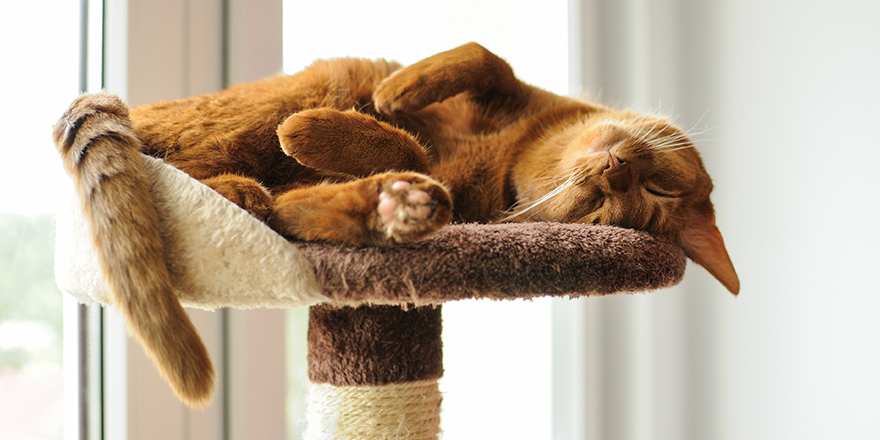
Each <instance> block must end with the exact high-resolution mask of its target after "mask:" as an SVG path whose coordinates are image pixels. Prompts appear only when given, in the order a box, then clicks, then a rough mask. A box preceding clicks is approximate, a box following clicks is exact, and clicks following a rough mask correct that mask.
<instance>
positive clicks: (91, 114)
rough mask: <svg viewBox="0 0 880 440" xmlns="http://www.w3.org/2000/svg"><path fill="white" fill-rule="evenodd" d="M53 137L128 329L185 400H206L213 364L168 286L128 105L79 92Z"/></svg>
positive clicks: (198, 404) (212, 379)
mask: <svg viewBox="0 0 880 440" xmlns="http://www.w3.org/2000/svg"><path fill="white" fill-rule="evenodd" d="M53 136H54V140H55V145H56V146H57V148H58V151H59V152H60V153H61V157H62V160H63V162H64V167H65V169H66V170H67V172H68V173H70V175H71V176H72V177H73V180H74V182H75V184H76V189H77V193H78V195H79V198H80V200H81V202H82V206H83V210H84V212H85V215H86V218H87V219H88V220H89V224H90V226H91V232H92V239H93V241H94V245H95V248H96V250H97V253H98V257H99V260H100V265H101V269H102V271H103V273H104V277H105V278H106V280H107V284H108V286H109V287H110V290H111V292H110V295H111V298H112V300H113V302H114V305H115V306H116V307H117V308H119V309H120V310H121V311H122V313H123V315H124V316H125V321H126V323H127V326H128V329H129V332H130V333H131V334H133V335H134V336H135V337H136V338H137V339H138V340H140V342H141V345H142V346H143V347H144V350H145V351H146V352H147V354H148V355H149V357H150V358H152V359H153V362H154V363H155V364H156V366H157V367H158V369H159V372H160V373H161V374H162V376H164V377H165V379H166V380H167V381H168V383H169V384H170V385H171V388H172V389H173V390H174V392H175V394H177V396H178V397H179V398H180V399H181V400H182V401H183V402H184V403H186V404H187V405H190V406H195V407H201V406H204V405H205V404H207V403H208V402H209V401H210V400H211V397H212V396H213V393H214V388H215V373H214V367H213V365H212V363H211V359H210V357H209V356H208V351H207V349H206V348H205V345H204V344H203V343H202V340H201V338H200V337H199V335H198V333H197V331H196V329H195V327H194V326H193V324H192V322H191V321H190V319H189V315H187V313H186V311H184V309H183V307H182V306H181V305H180V302H179V301H178V298H177V295H176V294H175V293H174V291H173V290H172V283H171V278H170V276H169V273H168V267H167V266H166V264H165V260H164V258H163V245H162V240H161V237H160V235H159V219H158V215H157V213H156V208H155V206H154V203H153V199H152V198H151V196H150V182H149V180H148V178H147V173H146V170H145V168H144V163H143V157H142V155H141V154H140V149H141V142H140V141H139V140H138V138H137V136H136V134H135V132H134V130H133V129H132V125H131V121H130V119H129V116H128V108H127V107H126V105H125V104H124V103H123V102H122V100H120V99H119V98H118V97H116V96H113V95H109V94H96V95H83V96H81V97H79V98H78V99H76V100H75V101H74V102H73V104H71V106H70V108H69V109H68V110H67V112H65V113H64V115H63V116H62V117H61V119H60V120H59V121H58V123H57V124H56V125H55V127H54V132H53Z"/></svg>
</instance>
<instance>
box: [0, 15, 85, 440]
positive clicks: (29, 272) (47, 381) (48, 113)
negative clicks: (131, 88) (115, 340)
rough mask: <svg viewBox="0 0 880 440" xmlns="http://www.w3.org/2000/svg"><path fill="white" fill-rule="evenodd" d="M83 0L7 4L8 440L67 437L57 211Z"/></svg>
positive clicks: (1, 330)
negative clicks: (55, 130) (58, 141)
mask: <svg viewBox="0 0 880 440" xmlns="http://www.w3.org/2000/svg"><path fill="white" fill-rule="evenodd" d="M78 16H79V3H78V2H72V1H68V0H40V1H34V2H3V3H2V4H0V17H2V19H0V21H2V24H0V39H2V40H3V41H5V42H6V43H4V45H3V48H2V49H0V51H2V58H3V60H4V66H5V67H4V69H2V71H0V83H2V84H3V85H4V92H3V93H4V99H3V100H4V102H5V103H6V104H5V105H4V106H3V107H2V109H0V120H3V121H4V137H5V139H4V142H3V143H2V144H0V155H2V156H3V158H4V159H3V160H0V187H2V188H4V190H3V191H0V438H14V439H22V440H30V439H60V438H62V435H63V430H64V428H63V420H64V416H63V414H64V397H65V396H64V394H65V381H68V379H69V377H66V376H65V375H64V373H63V372H62V371H63V370H62V357H63V356H62V353H63V349H62V346H63V344H62V333H63V332H62V327H63V324H62V316H63V312H62V308H63V307H62V303H63V300H62V296H61V293H60V292H59V291H58V288H57V287H56V286H55V277H54V271H53V267H54V258H53V255H54V237H55V225H54V221H53V214H54V213H55V212H56V210H57V207H58V206H59V205H60V204H61V203H63V200H64V196H65V195H66V194H67V193H68V192H69V191H70V184H69V183H68V178H67V177H66V176H65V175H64V171H63V169H62V167H61V161H60V160H59V157H58V153H57V152H56V151H55V147H54V145H53V144H52V139H51V127H52V125H53V124H54V123H55V121H56V120H57V119H58V117H59V116H61V113H62V112H63V111H64V109H65V108H66V106H67V104H68V103H69V102H70V101H71V100H72V99H73V98H74V97H76V95H77V93H78V91H79V59H78V57H79V53H80V47H79V21H78Z"/></svg>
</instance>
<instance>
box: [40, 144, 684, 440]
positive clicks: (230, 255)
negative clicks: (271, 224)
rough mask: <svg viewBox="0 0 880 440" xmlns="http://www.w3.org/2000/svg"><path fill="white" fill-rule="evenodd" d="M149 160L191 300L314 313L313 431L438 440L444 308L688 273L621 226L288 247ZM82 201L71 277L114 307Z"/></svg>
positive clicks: (186, 299)
mask: <svg viewBox="0 0 880 440" xmlns="http://www.w3.org/2000/svg"><path fill="white" fill-rule="evenodd" d="M144 163H145V166H146V169H147V171H148V174H149V176H150V180H151V182H152V190H151V192H152V195H153V199H154V201H155V204H156V208H157V211H158V212H159V215H160V222H161V226H160V227H161V233H162V237H163V242H164V245H165V255H166V263H167V265H168V268H169V270H170V272H171V274H172V277H173V279H174V282H175V285H176V286H177V293H178V295H179V298H180V301H181V303H182V304H183V305H184V306H187V307H197V308H204V309H216V308H222V307H233V308H254V307H269V308H282V307H285V308H286V307H307V306H308V307H311V308H310V316H309V334H308V347H309V353H308V367H309V378H310V380H311V382H312V386H311V389H310V393H309V397H308V399H309V400H308V409H307V416H308V424H307V428H306V438H308V439H403V438H407V439H435V438H437V437H438V433H439V423H440V403H441V396H440V393H439V391H438V387H437V380H438V379H439V378H440V377H441V376H442V374H443V364H442V341H441V305H442V304H443V303H444V302H447V301H458V300H464V299H471V298H490V299H495V300H505V299H515V298H533V297H538V296H547V295H552V296H565V297H579V296H590V295H606V294H612V293H624V292H639V291H647V290H654V289H659V288H663V287H667V286H670V285H673V284H676V283H677V282H678V281H679V280H680V279H681V277H682V275H683V273H684V267H685V256H684V253H683V251H682V250H681V249H680V248H679V247H678V246H676V245H674V244H672V243H670V242H668V241H666V240H663V239H659V238H656V237H653V236H651V235H649V234H647V233H643V232H638V231H633V230H627V229H621V228H615V227H608V226H592V225H572V224H550V223H525V224H502V225H479V224H464V225H450V226H447V227H446V228H444V229H443V230H441V231H439V232H438V233H436V234H434V235H432V236H431V237H429V238H428V239H425V240H422V241H418V242H414V243H409V244H405V245H401V246H397V247H389V248H375V247H352V246H342V245H332V244H326V243H305V242H288V241H287V240H285V239H283V238H282V237H280V236H279V235H277V234H276V233H275V232H274V231H272V230H271V229H269V228H268V227H266V226H265V225H264V224H263V223H261V222H259V221H257V220H256V219H254V218H253V217H251V216H250V215H249V214H247V213H246V212H245V211H243V210H241V209H240V208H238V207H237V206H235V205H234V204H232V203H230V202H228V201H227V200H226V199H224V198H222V197H221V196H219V195H218V194H217V193H215V192H214V191H212V190H210V189H209V188H207V187H206V186H203V185H202V184H201V183H199V182H198V181H196V180H193V179H191V178H190V177H189V176H187V175H186V174H184V173H182V172H180V171H178V170H177V169H175V168H172V167H170V166H168V165H166V164H164V163H162V162H161V161H158V160H155V159H152V158H149V157H146V156H145V157H144ZM79 206H80V204H79V202H75V203H73V204H72V205H71V209H70V211H69V212H65V213H63V214H62V215H60V216H59V220H58V244H57V253H56V278H57V281H58V285H59V287H60V288H61V290H62V291H63V292H65V293H68V294H71V295H73V296H75V297H77V298H78V299H79V300H80V301H84V302H88V301H98V302H101V303H104V304H110V303H111V301H110V299H109V298H110V296H109V294H108V288H107V286H106V283H105V282H104V281H103V278H102V275H101V272H100V269H99V266H98V258H97V255H96V253H95V250H94V248H93V246H92V244H91V236H90V234H89V229H88V228H89V225H88V223H87V221H86V220H85V218H84V217H83V215H82V212H81V208H80V207H79ZM267 267H268V268H272V270H271V271H267V270H266V269H265V268H267Z"/></svg>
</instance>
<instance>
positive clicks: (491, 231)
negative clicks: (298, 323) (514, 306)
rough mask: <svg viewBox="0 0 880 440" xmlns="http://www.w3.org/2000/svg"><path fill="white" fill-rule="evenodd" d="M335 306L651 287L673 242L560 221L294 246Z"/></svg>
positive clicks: (678, 273)
mask: <svg viewBox="0 0 880 440" xmlns="http://www.w3.org/2000/svg"><path fill="white" fill-rule="evenodd" d="M296 245H297V247H298V248H299V249H300V251H301V252H302V253H303V255H305V256H306V258H307V259H309V260H310V261H311V262H312V264H314V266H315V270H316V276H317V279H318V284H319V285H320V286H321V289H322V291H321V293H322V294H323V295H326V296H327V297H329V298H330V302H331V303H335V304H349V305H359V304H365V303H368V304H402V303H410V304H414V305H425V304H440V303H443V302H445V301H453V300H460V299H467V298H491V299H515V298H531V297H536V296H545V295H554V296H571V297H576V296H585V295H605V294H611V293H622V292H638V291H647V290H655V289H659V288H663V287H668V286H671V285H674V284H676V283H678V282H679V281H680V280H681V277H682V275H683V274H684V269H685V256H684V252H683V251H682V250H681V248H680V247H678V246H676V245H674V244H672V243H670V242H669V241H667V240H665V239H661V238H657V237H654V236H651V235H649V234H647V233H644V232H640V231H634V230H630V229H622V228H617V227H611V226H596V225H575V224H561V223H523V224H499V225H485V224H461V225H450V226H447V227H446V228H444V229H443V230H441V231H439V232H438V233H436V234H434V235H432V236H431V237H429V238H427V239H425V240H422V241H418V242H415V243H409V244H406V245H401V246H396V247H388V248H380V247H353V246H341V245H333V244H326V243H296Z"/></svg>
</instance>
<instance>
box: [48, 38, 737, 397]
mask: <svg viewBox="0 0 880 440" xmlns="http://www.w3.org/2000/svg"><path fill="white" fill-rule="evenodd" d="M55 140H56V144H57V146H58V148H59V151H60V152H61V153H62V156H63V157H64V159H65V166H66V168H67V169H68V170H69V171H70V172H71V173H72V174H73V175H74V177H75V180H76V181H77V183H78V185H77V186H78V187H79V188H80V191H84V192H85V194H97V195H98V196H99V197H97V198H95V199H94V201H92V202H88V203H86V205H88V206H86V212H87V214H88V215H90V216H91V217H93V218H95V217H97V218H113V219H115V221H117V222H122V223H124V222H129V223H130V229H131V230H132V231H131V232H130V234H129V235H130V236H138V237H139V236H142V235H143V234H146V235H150V234H151V233H150V232H147V231H146V229H149V228H151V227H153V226H152V225H153V224H154V221H153V220H152V217H151V216H153V217H154V216H155V213H154V212H152V213H151V212H149V211H150V209H152V208H146V209H141V210H140V211H134V212H139V214H137V215H135V216H131V215H123V214H124V213H127V212H131V209H132V206H135V205H150V202H149V201H148V200H146V199H145V198H146V195H144V194H141V193H138V192H137V191H139V190H136V188H140V187H141V186H142V185H143V182H141V181H139V180H138V179H140V177H138V176H139V171H138V167H139V164H138V163H137V161H136V160H134V155H135V153H136V152H137V151H138V150H140V151H142V152H144V153H146V154H149V155H152V156H155V157H159V158H162V159H164V160H165V161H167V162H168V163H170V164H172V165H174V166H176V167H178V168H180V169H182V170H183V171H185V172H187V173H188V174H190V175H191V176H192V177H194V178H196V179H199V180H201V181H202V182H204V183H205V184H207V185H209V186H210V187H212V188H214V189H215V190H216V191H218V192H219V193H220V194H222V195H223V196H225V197H227V198H228V199H230V200H232V201H233V202H235V203H237V204H238V205H239V206H241V207H242V208H244V209H246V210H248V211H249V212H250V213H252V214H253V215H254V216H256V217H258V218H260V219H263V220H265V221H266V222H267V223H268V224H269V225H270V226H271V227H272V228H273V229H275V230H276V231H278V232H279V233H281V234H283V235H285V236H288V237H291V238H295V239H303V240H328V241H334V242H340V243H349V244H356V245H393V244H395V243H402V242H407V241H412V240H417V239H419V238H421V237H424V236H426V235H428V234H430V233H431V232H433V231H436V230H437V229H439V228H441V227H443V225H445V224H446V223H447V222H449V221H450V219H454V221H463V222H498V221H558V222H577V223H596V224H608V225H618V226H623V227H629V228H636V229H642V230H646V231H649V232H652V233H654V234H657V235H662V236H665V237H668V238H669V239H671V240H673V241H675V242H677V243H678V244H679V245H681V246H682V248H683V249H684V250H685V253H686V254H687V256H688V257H689V258H690V259H692V260H693V261H695V262H696V263H698V264H700V265H702V266H703V267H705V268H706V269H707V270H708V271H709V272H710V273H711V274H712V275H714V276H715V277H716V278H717V279H718V280H719V281H720V282H721V283H722V284H723V285H724V286H725V287H726V288H727V289H728V290H730V291H731V292H732V293H734V294H736V293H738V291H739V280H738V278H737V275H736V272H735V270H734V268H733V265H732V264H731V262H730V259H729V257H728V255H727V251H726V249H725V247H724V242H723V240H722V238H721V234H720V233H719V231H718V229H717V228H716V226H715V221H714V210H713V207H712V203H711V201H710V200H709V193H710V192H711V191H712V183H711V180H710V178H709V176H708V174H706V171H705V169H704V167H703V165H702V162H701V160H700V157H699V155H698V153H697V152H696V150H695V149H694V148H693V145H692V143H691V141H690V140H689V139H688V137H687V135H686V134H685V133H684V132H683V131H682V130H680V129H679V128H677V127H675V126H673V125H672V124H671V123H670V122H669V121H667V120H666V119H663V118H659V117H654V116H649V115H642V114H638V113H634V112H631V111H618V110H612V109H609V108H606V107H603V106H600V105H596V104H591V103H587V102H583V101H579V100H575V99H571V98H567V97H562V96H558V95H555V94H552V93H549V92H546V91H543V90H541V89H538V88H535V87H533V86H530V85H527V84H525V83H523V82H521V81H519V80H518V79H517V78H516V77H515V76H514V74H513V70H512V69H511V68H510V66H509V65H508V64H507V63H506V62H505V61H504V60H502V59H501V58H499V57H497V56H496V55H494V54H492V53H491V52H489V51H487V50H486V49H484V48H483V47H482V46H480V45H478V44H476V43H469V44H466V45H463V46H461V47H458V48H455V49H453V50H450V51H447V52H443V53H440V54H437V55H434V56H432V57H429V58H427V59H425V60H422V61H420V62H418V63H416V64H414V65H411V66H409V67H406V68H402V69H401V68H400V66H399V65H397V64H396V63H392V62H386V61H384V60H376V61H370V60H363V59H336V60H329V61H318V62H316V63H315V64H313V65H312V66H310V67H309V68H307V69H305V70H304V71H302V72H300V73H298V74H295V75H291V76H281V77H275V78H270V79H266V80H263V81H259V82H256V83H252V84H245V85H239V86H235V87H232V88H230V89H228V90H225V91H222V92H219V93H215V94H210V95H205V96H199V97H194V98H189V99H183V100H177V101H169V102H162V103H158V104H152V105H145V106H142V107H138V108H134V109H131V111H130V113H129V112H128V110H127V108H126V107H125V105H124V104H123V103H122V102H121V101H119V100H118V99H116V98H115V97H112V96H109V95H94V96H83V97H81V98H79V99H78V100H77V101H75V102H74V104H73V105H72V106H71V109H70V110H68V112H67V113H65V115H64V116H63V117H62V119H61V120H60V121H59V123H58V125H56V128H55ZM99 162H105V163H107V164H110V165H115V166H116V169H117V170H120V171H119V172H115V171H114V172H113V173H112V174H113V175H112V176H106V175H100V176H99V175H95V173H98V171H95V170H96V169H97V168H96V167H95V165H94V164H96V163H99ZM121 170H126V171H121ZM101 172H104V173H106V171H101ZM129 174H131V176H129ZM429 176H430V177H429ZM117 192H129V194H130V195H128V196H127V197H128V198H127V199H124V200H122V201H119V202H113V201H112V200H111V198H112V197H116V196H112V194H116V193H117ZM142 218H143V220H141V219H142ZM135 230H137V231H135ZM93 234H94V235H95V237H94V238H95V241H96V243H99V244H100V243H110V242H112V240H114V239H116V238H114V237H115V236H113V235H112V234H111V233H110V232H109V231H101V230H98V231H93ZM153 235H155V233H153ZM159 246H160V249H161V244H160V245H159ZM98 247H99V254H100V255H101V261H102V264H103V265H104V266H105V273H107V274H109V275H108V276H109V277H111V278H112V277H115V275H114V274H115V273H120V274H121V275H120V279H121V281H119V285H117V286H114V287H113V290H114V292H115V293H114V295H115V296H114V301H115V302H116V303H117V305H119V304H122V307H121V308H122V309H123V310H128V312H126V316H127V318H128V319H127V321H128V322H129V326H130V328H131V329H132V332H133V333H134V334H135V335H138V336H139V337H140V338H141V339H142V341H144V342H145V347H147V351H148V352H150V354H151V356H152V357H153V359H154V360H155V362H156V363H157V365H158V367H159V369H160V370H161V371H162V372H163V374H164V375H165V376H166V377H168V378H169V382H170V383H171V384H172V387H173V388H174V390H175V392H176V393H177V394H178V396H179V397H180V398H181V399H182V400H184V401H185V402H187V403H188V404H190V405H201V404H203V403H205V402H206V401H207V400H209V399H210V396H211V392H212V390H213V369H212V367H211V364H210V359H208V358H207V355H206V354H204V353H205V352H204V347H203V346H201V341H200V340H199V339H198V335H197V334H195V331H194V330H191V329H190V328H191V324H189V321H188V319H187V318H186V315H185V314H183V315H181V313H182V309H181V310H178V308H179V307H180V306H179V304H176V305H175V304H173V303H174V302H175V301H174V300H173V296H172V295H173V293H172V292H171V291H170V285H168V286H164V285H162V283H156V284H158V285H160V287H155V285H152V286H151V287H150V288H149V289H148V288H147V287H148V285H150V281H148V280H147V279H146V278H139V276H140V275H138V273H135V274H133V275H132V274H131V273H130V272H139V271H142V272H144V273H145V275H143V277H147V275H149V276H152V277H153V278H154V279H164V278H167V270H165V271H164V273H163V271H162V269H158V272H157V273H151V271H152V268H153V266H154V263H153V261H154V260H152V259H151V258H153V257H152V256H151V257H150V258H143V257H141V256H140V255H139V253H141V252H143V253H152V252H154V250H153V247H154V245H153V244H150V245H147V244H145V245H144V249H139V248H138V249H129V248H125V247H118V246H116V247H114V246H111V245H104V246H103V247H102V246H100V245H99V246H98ZM102 249H103V250H102ZM120 254H121V255H120ZM160 254H161V253H160ZM138 260H142V261H147V263H142V264H140V265H137V267H136V268H134V269H132V268H129V267H126V266H127V264H128V263H129V262H132V261H138ZM155 266H162V265H161V264H159V263H155ZM107 268H109V269H110V270H109V271H108V270H107ZM117 290H118V292H116V291H117ZM157 296H159V297H161V298H163V300H162V301H161V303H159V301H158V300H157V299H156V297H157ZM147 308H149V309H150V313H151V314H152V316H157V315H158V316H160V317H162V318H161V319H158V320H156V321H154V323H153V324H147V323H144V322H142V321H145V320H147V319H146V318H145V317H144V316H142V315H141V313H143V311H144V310H146V309H147ZM184 322H185V323H184ZM156 323H159V324H158V325H156ZM182 323H184V324H182ZM165 325H167V327H164V326H165ZM172 332H173V333H172ZM155 334H160V335H161V334H164V336H156V335H155ZM173 344H177V345H173Z"/></svg>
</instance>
